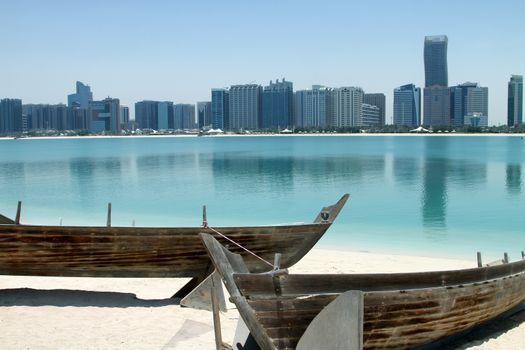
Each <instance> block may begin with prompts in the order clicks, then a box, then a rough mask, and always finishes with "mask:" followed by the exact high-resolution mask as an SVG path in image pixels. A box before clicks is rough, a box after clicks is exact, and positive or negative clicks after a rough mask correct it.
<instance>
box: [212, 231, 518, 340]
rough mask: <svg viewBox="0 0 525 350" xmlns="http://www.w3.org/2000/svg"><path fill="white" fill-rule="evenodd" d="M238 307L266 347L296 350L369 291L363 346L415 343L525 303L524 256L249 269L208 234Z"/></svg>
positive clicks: (473, 323)
mask: <svg viewBox="0 0 525 350" xmlns="http://www.w3.org/2000/svg"><path fill="white" fill-rule="evenodd" d="M203 239H205V242H206V247H207V249H208V251H209V253H210V255H212V260H213V262H214V264H215V266H216V267H217V269H218V271H219V272H220V273H221V275H222V276H223V278H224V281H225V284H226V287H227V288H228V291H229V292H230V295H232V300H233V301H234V302H235V304H236V305H237V308H238V309H239V313H240V314H241V316H242V318H243V320H244V321H245V323H246V324H247V325H248V328H249V329H250V331H251V332H252V334H253V335H254V337H255V339H256V340H257V342H258V343H259V345H260V346H261V348H262V349H263V350H270V349H280V350H284V349H289V350H292V349H295V348H296V346H297V344H298V342H299V339H300V338H301V336H302V335H303V334H304V333H305V330H306V328H307V327H308V326H309V325H310V323H311V322H312V320H313V319H314V318H315V317H316V316H317V315H318V314H319V313H320V312H321V310H323V309H324V308H325V307H326V306H327V305H328V304H329V303H330V302H332V301H333V300H335V298H337V297H338V296H339V295H340V294H341V293H344V292H346V291H348V290H358V291H362V292H363V337H362V338H363V339H362V340H363V349H367V350H372V349H374V350H379V349H381V350H382V349H392V350H395V349H410V348H414V347H419V346H422V345H426V344H429V343H431V342H434V341H437V340H439V339H442V338H445V337H448V336H452V335H454V334H456V333H458V332H461V331H463V330H466V329H468V328H470V327H473V326H476V325H478V324H480V323H483V322H484V321H488V320H490V319H493V318H495V317H497V316H499V315H501V314H502V313H504V312H506V311H508V310H510V309H512V308H514V307H515V306H517V305H519V304H520V303H522V302H524V301H525V260H521V261H518V262H514V263H507V264H503V265H499V266H491V267H481V268H474V269H466V270H457V271H438V272H423V273H396V274H348V275H345V274H339V275H289V274H286V273H283V274H274V275H272V274H253V273H247V272H246V271H247V269H249V267H248V268H246V267H245V266H243V264H242V261H241V262H240V261H239V259H238V258H236V257H235V255H234V254H230V253H229V252H227V251H226V250H224V249H223V250H224V254H223V253H221V250H220V249H221V247H220V246H218V245H216V244H215V243H213V241H210V240H209V239H208V238H205V237H204V238H203ZM214 245H215V246H214Z"/></svg>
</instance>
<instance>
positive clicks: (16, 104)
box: [0, 98, 24, 134]
mask: <svg viewBox="0 0 525 350" xmlns="http://www.w3.org/2000/svg"><path fill="white" fill-rule="evenodd" d="M23 124H24V123H23V118H22V100H20V99H16V98H4V99H2V100H0V134H7V133H11V132H21V131H23Z"/></svg>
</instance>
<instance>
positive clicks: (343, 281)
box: [234, 260, 525, 298]
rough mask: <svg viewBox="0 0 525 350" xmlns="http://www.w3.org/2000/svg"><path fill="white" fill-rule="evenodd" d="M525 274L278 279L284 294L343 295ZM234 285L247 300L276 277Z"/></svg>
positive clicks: (241, 279) (496, 271)
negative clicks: (349, 292)
mask: <svg viewBox="0 0 525 350" xmlns="http://www.w3.org/2000/svg"><path fill="white" fill-rule="evenodd" d="M524 271H525V261H523V260H522V261H517V262H514V263H512V264H502V265H499V266H490V267H488V266H485V267H481V268H472V269H465V270H454V271H434V272H413V273H401V274H381V273H377V274H332V275H326V274H324V275H316V274H309V275H302V274H293V275H282V276H278V278H279V282H280V289H281V295H283V296H294V295H310V294H326V293H343V292H345V291H347V290H351V289H354V290H362V291H377V290H385V291H387V290H400V289H422V288H435V287H442V286H457V285H462V284H466V283H483V282H486V281H489V280H492V279H495V278H501V277H505V276H511V275H513V274H518V273H521V272H524ZM234 279H235V282H236V283H237V285H238V287H239V289H240V290H241V292H242V294H243V295H246V296H247V297H252V298H253V297H257V296H269V295H272V294H274V293H273V291H274V281H273V277H272V276H269V275H264V274H245V275H243V274H235V275H234Z"/></svg>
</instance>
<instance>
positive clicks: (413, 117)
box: [394, 84, 421, 126]
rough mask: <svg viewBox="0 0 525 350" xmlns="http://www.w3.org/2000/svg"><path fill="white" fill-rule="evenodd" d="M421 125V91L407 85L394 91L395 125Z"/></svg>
mask: <svg viewBox="0 0 525 350" xmlns="http://www.w3.org/2000/svg"><path fill="white" fill-rule="evenodd" d="M420 123H421V89H420V88H418V87H416V86H415V85H414V84H407V85H403V86H400V87H398V88H395V89H394V124H395V125H409V126H418V125H419V124H420Z"/></svg>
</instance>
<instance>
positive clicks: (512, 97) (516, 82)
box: [507, 75, 523, 126]
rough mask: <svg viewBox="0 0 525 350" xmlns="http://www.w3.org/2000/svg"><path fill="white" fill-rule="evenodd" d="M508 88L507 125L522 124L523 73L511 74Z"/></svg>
mask: <svg viewBox="0 0 525 350" xmlns="http://www.w3.org/2000/svg"><path fill="white" fill-rule="evenodd" d="M508 88H509V96H508V104H507V125H508V126H516V125H519V124H523V75H512V76H511V77H510V81H509V85H508Z"/></svg>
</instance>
